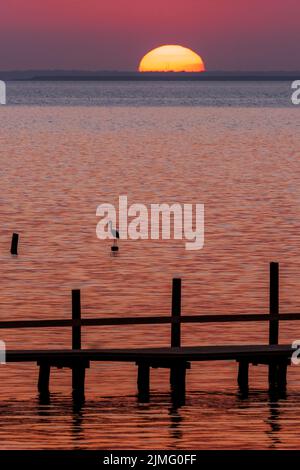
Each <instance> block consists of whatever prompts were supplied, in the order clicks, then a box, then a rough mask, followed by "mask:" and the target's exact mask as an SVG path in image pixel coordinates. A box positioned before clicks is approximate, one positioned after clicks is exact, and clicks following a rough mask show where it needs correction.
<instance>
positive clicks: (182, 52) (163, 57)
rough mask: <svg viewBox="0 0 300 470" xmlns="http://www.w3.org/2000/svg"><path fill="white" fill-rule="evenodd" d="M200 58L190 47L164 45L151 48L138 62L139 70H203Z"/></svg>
mask: <svg viewBox="0 0 300 470" xmlns="http://www.w3.org/2000/svg"><path fill="white" fill-rule="evenodd" d="M204 71H205V65H204V62H203V60H202V58H201V57H200V56H199V55H198V54H196V52H194V51H192V50H191V49H189V48H187V47H183V46H179V45H166V46H160V47H157V48H155V49H152V50H151V51H150V52H148V53H147V54H146V55H144V57H143V58H142V60H141V61H140V64H139V72H204Z"/></svg>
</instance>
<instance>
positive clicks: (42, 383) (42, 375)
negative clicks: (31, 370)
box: [38, 362, 51, 395]
mask: <svg viewBox="0 0 300 470" xmlns="http://www.w3.org/2000/svg"><path fill="white" fill-rule="evenodd" d="M38 365H39V366H40V370H39V380H38V391H39V393H40V394H41V395H47V394H48V393H49V381H50V369H51V368H50V364H49V363H48V362H40V363H38Z"/></svg>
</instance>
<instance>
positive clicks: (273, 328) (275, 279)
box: [269, 263, 279, 389]
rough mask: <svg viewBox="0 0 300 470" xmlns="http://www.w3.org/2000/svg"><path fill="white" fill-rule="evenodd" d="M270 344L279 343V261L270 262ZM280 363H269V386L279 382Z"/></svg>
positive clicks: (274, 385) (271, 387)
mask: <svg viewBox="0 0 300 470" xmlns="http://www.w3.org/2000/svg"><path fill="white" fill-rule="evenodd" d="M269 302H270V303H269V313H270V321H269V344H270V345H272V344H278V339H279V263H270V301H269ZM277 375H278V364H277V363H276V362H275V361H272V360H271V362H270V364H269V387H270V389H273V388H275V387H276V386H277V382H278V377H277Z"/></svg>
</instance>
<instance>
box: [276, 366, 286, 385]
mask: <svg viewBox="0 0 300 470" xmlns="http://www.w3.org/2000/svg"><path fill="white" fill-rule="evenodd" d="M287 366H288V365H287V363H286V362H282V363H280V364H278V369H277V379H278V383H277V386H278V388H279V390H281V391H285V390H286V385H287V380H286V375H287Z"/></svg>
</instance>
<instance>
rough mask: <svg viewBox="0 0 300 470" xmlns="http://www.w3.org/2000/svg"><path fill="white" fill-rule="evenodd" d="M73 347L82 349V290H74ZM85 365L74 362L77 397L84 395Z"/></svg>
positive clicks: (73, 384)
mask: <svg viewBox="0 0 300 470" xmlns="http://www.w3.org/2000/svg"><path fill="white" fill-rule="evenodd" d="M72 320H73V324H72V349H81V300H80V290H79V289H76V290H72ZM84 381H85V366H84V364H83V363H82V361H80V360H76V361H74V362H73V364H72V388H73V395H74V396H75V397H79V396H80V397H82V396H84Z"/></svg>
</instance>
